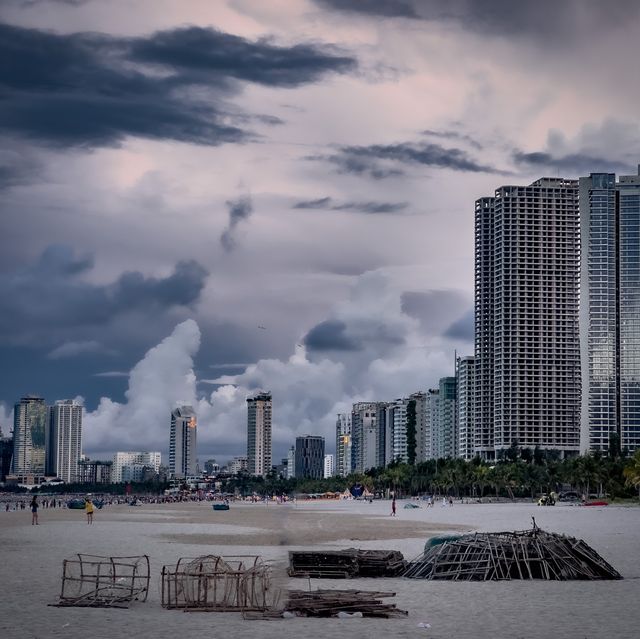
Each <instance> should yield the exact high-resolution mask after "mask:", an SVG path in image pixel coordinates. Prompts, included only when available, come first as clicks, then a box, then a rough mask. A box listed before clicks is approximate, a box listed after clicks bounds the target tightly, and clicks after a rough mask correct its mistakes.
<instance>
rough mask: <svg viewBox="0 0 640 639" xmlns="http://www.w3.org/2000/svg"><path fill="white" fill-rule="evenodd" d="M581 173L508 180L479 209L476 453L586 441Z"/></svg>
mask: <svg viewBox="0 0 640 639" xmlns="http://www.w3.org/2000/svg"><path fill="white" fill-rule="evenodd" d="M579 274H580V223H579V213H578V182H577V181H576V180H566V179H561V178H557V179H556V178H541V179H539V180H537V181H535V182H533V183H532V184H530V185H529V186H503V187H500V188H499V189H497V190H496V192H495V194H494V197H490V198H482V199H480V200H478V201H477V202H476V210H475V375H476V392H475V402H476V410H475V446H474V450H475V452H477V453H479V454H480V455H481V456H482V457H484V458H487V459H492V458H495V457H496V455H497V454H499V452H500V451H503V450H505V449H508V448H510V447H511V446H512V445H513V444H514V443H517V444H518V445H519V446H521V447H527V448H534V447H539V448H541V449H546V450H556V451H559V452H560V453H561V454H562V455H565V456H566V455H573V454H577V453H578V452H579V449H580V351H579V330H578V301H579V289H578V284H579Z"/></svg>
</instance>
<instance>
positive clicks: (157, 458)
mask: <svg viewBox="0 0 640 639" xmlns="http://www.w3.org/2000/svg"><path fill="white" fill-rule="evenodd" d="M161 463H162V455H161V454H160V453H159V452H156V451H154V452H149V451H120V452H117V453H116V454H115V455H114V456H113V466H112V467H111V482H112V483H113V484H120V483H122V482H123V481H137V480H131V479H125V477H129V476H131V474H132V473H134V474H135V471H132V470H126V471H125V468H128V467H130V466H141V467H142V466H147V467H149V468H153V470H154V472H156V473H157V472H158V471H159V470H160V465H161Z"/></svg>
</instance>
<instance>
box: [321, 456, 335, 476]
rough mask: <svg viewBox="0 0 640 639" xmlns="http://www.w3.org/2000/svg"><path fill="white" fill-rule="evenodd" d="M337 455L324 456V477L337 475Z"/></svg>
mask: <svg viewBox="0 0 640 639" xmlns="http://www.w3.org/2000/svg"><path fill="white" fill-rule="evenodd" d="M334 462H335V457H334V456H333V455H331V454H329V455H325V456H324V478H325V479H328V478H329V477H333V476H334V475H335V463H334Z"/></svg>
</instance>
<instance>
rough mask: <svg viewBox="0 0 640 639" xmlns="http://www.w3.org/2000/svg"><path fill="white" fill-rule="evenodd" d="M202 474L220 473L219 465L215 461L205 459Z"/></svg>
mask: <svg viewBox="0 0 640 639" xmlns="http://www.w3.org/2000/svg"><path fill="white" fill-rule="evenodd" d="M204 472H205V473H206V474H207V475H213V474H215V473H218V472H220V464H218V463H217V462H216V460H215V459H207V461H206V462H205V463H204Z"/></svg>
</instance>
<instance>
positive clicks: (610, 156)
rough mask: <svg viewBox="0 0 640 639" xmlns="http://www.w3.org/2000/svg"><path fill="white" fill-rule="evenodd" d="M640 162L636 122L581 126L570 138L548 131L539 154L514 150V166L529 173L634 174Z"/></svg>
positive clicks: (560, 133) (556, 131) (567, 174)
mask: <svg viewBox="0 0 640 639" xmlns="http://www.w3.org/2000/svg"><path fill="white" fill-rule="evenodd" d="M639 158H640V127H639V126H638V124H637V123H635V122H622V121H619V120H612V119H607V120H605V121H603V122H602V123H601V124H587V125H584V126H583V127H582V128H581V129H580V131H578V133H577V134H576V135H575V136H574V137H573V138H567V137H566V136H565V135H564V134H563V133H562V132H561V131H558V130H556V129H551V130H550V131H549V134H548V136H547V144H546V148H545V149H544V150H542V151H531V152H525V151H522V150H516V151H514V153H513V159H514V162H515V163H516V164H517V165H518V166H519V167H520V168H522V169H527V170H529V171H532V172H533V171H540V172H551V171H553V173H555V172H556V171H557V172H559V173H560V174H562V175H566V176H579V175H588V174H589V173H592V172H598V171H604V172H617V173H629V172H634V173H635V168H636V166H637V162H638V159H639Z"/></svg>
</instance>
